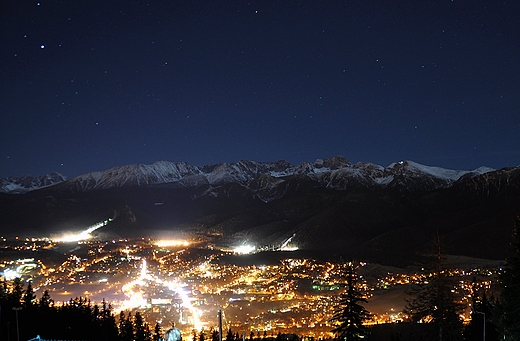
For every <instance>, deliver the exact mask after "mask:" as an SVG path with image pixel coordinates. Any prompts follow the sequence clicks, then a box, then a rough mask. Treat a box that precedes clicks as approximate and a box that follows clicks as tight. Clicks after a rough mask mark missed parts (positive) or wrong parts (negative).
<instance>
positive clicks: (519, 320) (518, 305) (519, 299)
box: [495, 217, 520, 341]
mask: <svg viewBox="0 0 520 341" xmlns="http://www.w3.org/2000/svg"><path fill="white" fill-rule="evenodd" d="M500 284H501V287H502V292H501V294H500V301H499V303H498V305H497V310H496V313H495V316H497V318H496V324H497V326H498V329H499V330H500V339H501V340H507V341H509V340H511V341H512V340H520V217H518V218H517V220H516V223H515V227H514V230H513V241H512V243H511V246H510V255H509V257H508V258H507V263H506V265H505V267H504V270H503V272H502V273H501V274H500Z"/></svg>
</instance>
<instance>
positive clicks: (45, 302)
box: [38, 290, 54, 309]
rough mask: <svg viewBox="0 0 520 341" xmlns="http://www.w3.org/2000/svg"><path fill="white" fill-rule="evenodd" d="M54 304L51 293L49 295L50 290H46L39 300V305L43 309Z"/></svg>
mask: <svg viewBox="0 0 520 341" xmlns="http://www.w3.org/2000/svg"><path fill="white" fill-rule="evenodd" d="M53 304H54V301H53V300H52V298H51V295H49V290H45V291H44V292H43V294H42V297H41V298H40V301H39V302H38V306H39V307H40V308H41V309H49V308H50V307H51V306H52V305H53Z"/></svg>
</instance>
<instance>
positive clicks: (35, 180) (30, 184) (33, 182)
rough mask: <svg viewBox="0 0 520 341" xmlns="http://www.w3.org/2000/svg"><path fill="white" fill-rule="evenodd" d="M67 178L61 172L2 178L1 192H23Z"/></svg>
mask: <svg viewBox="0 0 520 341" xmlns="http://www.w3.org/2000/svg"><path fill="white" fill-rule="evenodd" d="M65 180H67V178H66V177H65V176H63V175H61V174H59V173H51V174H47V175H42V176H30V175H27V176H23V177H21V178H15V177H8V178H4V179H0V193H11V194H23V193H27V192H29V191H32V190H35V189H39V188H43V187H47V186H52V185H55V184H58V183H60V182H63V181H65Z"/></svg>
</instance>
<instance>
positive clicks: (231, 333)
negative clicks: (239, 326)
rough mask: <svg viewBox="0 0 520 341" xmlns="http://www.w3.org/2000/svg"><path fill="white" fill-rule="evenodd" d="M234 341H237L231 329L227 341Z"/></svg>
mask: <svg viewBox="0 0 520 341" xmlns="http://www.w3.org/2000/svg"><path fill="white" fill-rule="evenodd" d="M234 340H235V337H234V335H233V331H232V330H231V328H229V330H228V332H227V335H226V341H234Z"/></svg>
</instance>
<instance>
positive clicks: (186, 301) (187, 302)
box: [119, 259, 203, 330]
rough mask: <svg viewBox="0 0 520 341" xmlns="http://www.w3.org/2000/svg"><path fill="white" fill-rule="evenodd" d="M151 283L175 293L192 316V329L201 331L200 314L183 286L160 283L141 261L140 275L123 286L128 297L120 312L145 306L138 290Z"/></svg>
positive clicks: (172, 282) (170, 282)
mask: <svg viewBox="0 0 520 341" xmlns="http://www.w3.org/2000/svg"><path fill="white" fill-rule="evenodd" d="M145 280H148V281H152V282H155V283H157V284H162V285H164V286H166V287H168V289H170V290H172V291H175V292H176V293H177V294H178V295H179V297H180V298H181V299H182V305H183V306H184V307H186V308H187V309H188V310H189V311H190V312H191V314H192V315H193V323H194V327H195V329H197V330H202V327H203V325H202V323H201V321H200V312H199V311H198V310H197V309H196V308H195V307H194V306H193V305H192V304H191V299H190V298H189V297H188V294H187V293H186V292H185V291H184V289H183V286H182V285H181V284H179V283H178V282H174V281H166V282H165V281H162V280H160V279H159V278H156V277H153V276H151V275H150V274H149V273H148V272H147V267H146V260H144V259H143V264H142V266H141V273H140V276H139V278H138V279H136V280H134V281H132V282H130V283H127V284H125V285H123V288H122V290H123V293H124V294H125V295H126V296H127V297H128V299H127V300H126V301H124V302H123V304H122V305H121V307H120V308H119V309H120V310H127V309H132V308H137V307H144V306H146V303H147V302H146V299H145V298H144V297H143V294H142V292H141V290H140V288H139V286H145V285H147V283H146V281H145Z"/></svg>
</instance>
